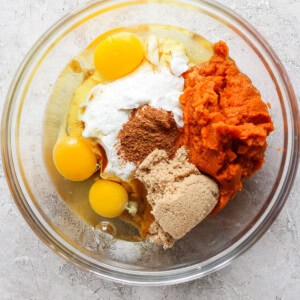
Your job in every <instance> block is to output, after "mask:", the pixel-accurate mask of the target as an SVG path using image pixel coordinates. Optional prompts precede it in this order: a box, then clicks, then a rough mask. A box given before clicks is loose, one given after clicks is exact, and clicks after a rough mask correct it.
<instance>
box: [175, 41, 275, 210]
mask: <svg viewBox="0 0 300 300" xmlns="http://www.w3.org/2000/svg"><path fill="white" fill-rule="evenodd" d="M184 77H185V90H184V93H183V94H182V96H181V97H180V102H181V105H182V108H183V112H184V133H183V135H182V136H181V139H180V144H181V145H186V146H187V147H188V149H189V158H190V161H191V162H192V163H193V164H195V165H196V166H197V167H198V169H199V170H200V171H201V172H204V173H207V174H209V175H211V176H212V177H213V178H214V179H216V180H217V182H218V183H219V187H220V200H219V202H218V204H217V206H216V207H215V209H214V212H218V211H220V210H221V209H222V208H223V207H224V206H225V205H226V203H227V202H228V201H229V200H230V199H231V198H233V197H234V195H235V194H236V192H237V191H239V190H241V188H242V179H244V178H248V177H249V176H251V175H252V174H253V173H254V172H255V171H257V170H259V169H260V168H261V166H262V164H263V162H264V153H265V150H266V148H267V142H266V139H267V136H268V134H269V133H270V132H271V131H273V129H274V128H273V123H272V120H271V117H270V115H269V112H268V109H267V105H266V104H265V103H264V102H263V101H262V99H261V96H260V93H259V92H258V90H257V89H256V88H255V87H254V86H253V85H252V83H251V80H250V79H249V78H248V77H247V76H246V75H245V74H243V73H241V72H240V71H239V69H238V68H237V66H236V65H235V63H234V61H233V60H232V59H230V58H229V57H228V47H227V45H226V43H224V42H222V41H220V42H218V43H216V44H215V46H214V55H213V56H212V58H211V59H210V61H209V62H207V63H203V64H200V65H197V66H195V67H193V68H191V69H190V70H189V71H187V72H186V73H185V76H184Z"/></svg>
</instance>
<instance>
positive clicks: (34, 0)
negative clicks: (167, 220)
mask: <svg viewBox="0 0 300 300" xmlns="http://www.w3.org/2000/svg"><path fill="white" fill-rule="evenodd" d="M219 1H220V2H221V3H223V4H225V5H227V6H228V7H230V8H232V9H233V10H235V11H236V12H238V13H239V14H241V15H242V16H243V17H244V18H246V19H247V20H248V21H249V22H250V23H252V24H253V25H254V26H255V27H256V28H257V29H258V30H259V31H260V32H261V33H262V34H263V35H264V37H265V38H266V39H267V40H268V41H269V43H270V44H271V46H272V47H273V48H274V50H275V51H276V53H277V54H278V55H279V57H280V59H281V60H282V62H283V64H284V66H285V67H286V69H287V72H288V74H289V76H290V78H291V80H292V83H293V85H294V88H295V90H296V92H297V93H298V94H300V0H219ZM84 2H85V1H84V0H60V1H51V0H27V1H24V0H13V1H8V0H0V8H1V9H0V95H1V98H0V112H2V107H3V104H4V99H5V95H6V93H7V90H8V87H9V84H10V82H11V80H12V77H13V74H14V72H15V71H16V69H17V67H18V65H19V63H20V62H21V60H22V59H23V57H24V56H25V54H26V53H27V51H28V50H29V49H30V47H31V46H32V44H33V43H34V42H35V41H36V40H37V39H38V38H39V37H40V35H41V34H42V33H43V32H44V31H45V30H46V29H48V27H49V26H50V25H52V24H53V23H54V22H55V21H57V20H58V19H59V18H60V17H61V16H63V15H64V14H66V13H67V12H69V11H70V10H72V9H74V8H76V7H77V6H79V5H81V4H83V3H84ZM0 189H1V191H0V299H73V300H75V299H149V300H150V299H174V298H177V299H199V298H201V299H299V294H300V201H299V200H300V172H299V171H298V176H297V179H296V182H295V184H294V188H293V190H292V192H291V194H290V197H289V200H288V203H287V205H286V206H285V208H284V209H283V211H282V212H281V214H280V216H279V218H278V219H277V220H276V221H275V223H274V225H273V226H272V227H271V228H270V230H269V231H268V232H267V233H266V234H265V235H264V237H263V238H262V239H261V240H260V241H259V242H258V243H257V244H256V245H255V246H254V247H252V248H251V249H250V250H249V251H247V253H245V254H244V255H242V256H241V257H239V258H238V259H237V260H235V261H234V262H233V263H232V264H231V265H230V266H228V267H227V268H225V269H223V270H221V271H219V272H217V273H215V274H213V275H210V276H208V277H206V278H204V279H200V280H196V281H194V282H190V283H186V284H181V285H177V286H168V287H130V286H123V285H121V284H116V283H112V282H108V281H105V280H102V279H99V278H98V277H95V276H94V275H92V274H89V273H85V272H81V271H80V270H79V269H77V268H75V267H73V266H70V265H69V264H67V263H66V262H65V261H64V260H63V259H62V258H60V257H58V256H57V255H55V254H54V253H53V252H52V251H51V250H50V249H48V248H47V247H46V246H45V245H44V244H43V243H42V242H41V241H39V240H38V238H37V237H36V236H35V235H34V234H33V233H32V232H31V230H30V229H29V227H28V226H27V224H26V223H25V221H24V220H23V218H22V217H21V215H20V213H19V212H18V210H17V208H16V206H15V204H14V203H13V201H12V198H11V196H10V192H9V190H8V187H7V184H6V181H5V178H4V174H3V169H2V163H1V161H0Z"/></svg>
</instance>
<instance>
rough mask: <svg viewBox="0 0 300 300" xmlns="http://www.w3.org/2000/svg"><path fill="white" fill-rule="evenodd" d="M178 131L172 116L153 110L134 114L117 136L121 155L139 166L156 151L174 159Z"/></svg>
mask: <svg viewBox="0 0 300 300" xmlns="http://www.w3.org/2000/svg"><path fill="white" fill-rule="evenodd" d="M178 136H179V129H178V127H177V125H176V123H175V120H174V117H173V113H172V112H167V111H164V110H161V109H157V108H154V107H151V106H148V105H146V106H143V107H141V108H139V109H137V110H134V111H133V112H132V115H131V116H130V118H129V120H128V122H127V123H126V124H124V126H123V128H122V129H121V130H120V132H119V134H118V145H117V148H118V155H120V156H121V157H123V159H124V160H126V161H130V162H132V163H134V164H135V165H139V164H140V163H141V162H142V161H143V160H144V159H145V158H146V157H147V156H148V154H150V153H151V152H152V151H153V150H155V149H161V150H165V151H166V152H167V153H168V155H169V156H170V157H171V156H173V155H174V154H175V152H176V150H177V148H178V147H177V145H176V141H177V139H178Z"/></svg>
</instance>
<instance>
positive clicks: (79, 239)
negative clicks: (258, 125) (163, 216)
mask: <svg viewBox="0 0 300 300" xmlns="http://www.w3.org/2000/svg"><path fill="white" fill-rule="evenodd" d="M149 23H152V24H162V25H175V26H179V27H183V28H186V29H188V30H191V31H194V32H196V33H198V34H200V35H202V36H204V37H205V38H207V39H208V40H210V41H211V42H216V41H218V40H220V39H222V40H225V41H226V42H227V43H228V45H229V49H230V55H231V57H232V58H233V59H234V60H235V61H236V63H237V65H238V66H239V67H240V69H241V70H242V71H243V72H245V73H246V74H247V75H248V76H249V77H250V78H251V80H252V81H253V83H254V85H255V86H256V87H257V88H258V89H259V90H260V92H261V94H262V97H263V99H264V100H265V101H268V102H270V105H271V107H272V109H271V114H272V118H273V121H274V124H275V132H273V133H272V134H271V135H270V137H269V139H268V142H269V147H268V150H267V153H266V161H265V164H264V166H263V168H262V170H261V171H259V172H258V173H257V174H256V175H255V176H253V177H252V178H251V179H249V180H248V181H246V182H245V184H244V189H243V191H242V192H240V193H238V195H237V196H236V197H235V199H234V200H232V201H231V202H230V203H229V204H228V205H227V207H226V208H225V209H224V210H223V211H222V212H221V213H219V214H217V215H214V216H212V217H209V218H207V219H206V221H204V222H203V223H201V224H200V225H199V226H198V227H197V228H195V229H194V230H192V231H191V232H190V233H189V234H188V235H187V236H186V237H185V238H184V239H182V240H181V241H179V242H178V243H177V244H176V245H175V247H174V248H173V249H171V250H169V251H163V250H161V249H159V248H156V247H154V246H151V245H149V244H147V243H138V242H137V243H133V242H126V241H122V240H116V239H112V238H110V236H109V235H107V234H104V233H102V232H101V231H99V230H97V228H96V229H95V228H92V227H91V226H88V225H86V224H85V223H83V222H82V221H81V220H79V219H78V218H77V217H76V215H74V214H73V213H72V212H71V211H70V210H69V209H68V208H67V207H66V206H65V204H64V202H63V200H62V199H61V198H60V196H59V195H58V193H57V191H56V189H55V186H54V184H53V182H52V181H51V179H50V176H49V174H48V171H47V168H46V164H45V161H44V155H43V139H44V135H43V132H44V118H45V110H46V108H47V103H48V99H49V97H50V94H51V90H52V87H53V85H54V83H55V81H56V79H57V77H58V75H59V74H60V72H61V71H62V69H63V68H64V67H65V66H66V65H67V64H68V62H69V61H70V60H71V59H72V57H74V56H75V55H76V54H78V53H79V52H80V51H81V50H83V49H84V48H85V47H86V46H87V45H88V44H89V43H90V42H91V41H92V40H93V39H95V38H96V37H97V36H98V35H100V34H101V33H103V32H105V31H108V30H110V29H112V28H116V27H122V26H133V25H138V24H149ZM70 84H71V83H70ZM62 88H64V87H62ZM66 102H67V101H66ZM296 103H297V102H296V98H295V94H294V92H293V89H292V86H291V84H290V81H289V79H288V77H287V74H286V72H285V70H284V69H283V67H282V65H281V64H280V62H279V60H278V58H277V56H276V55H275V54H274V52H273V51H272V49H271V48H270V46H269V45H268V44H267V43H266V41H265V40H264V39H263V38H262V37H261V36H260V35H259V33H257V32H256V31H255V30H254V29H253V28H252V27H251V26H250V25H249V24H248V23H247V22H245V21H244V20H243V19H241V18H240V17H239V16H237V15H236V14H235V13H233V12H232V11H230V10H228V9H226V8H225V7H223V6H222V5H220V4H217V3H214V2H211V1H188V0H186V1H185V0H180V1H176V2H175V1H164V0H162V1H130V2H126V1H123V0H108V1H93V2H91V3H89V4H87V5H86V6H85V7H83V8H81V9H79V10H77V11H75V12H73V13H72V14H70V15H68V16H66V17H65V18H63V19H62V20H61V21H59V22H58V23H57V24H55V25H54V26H53V27H52V28H51V29H50V30H49V31H48V32H46V33H45V34H44V35H43V36H42V37H41V39H40V40H39V41H38V42H37V43H36V44H35V45H34V47H33V48H32V50H31V51H30V53H29V54H28V55H27V57H26V59H25V60H24V62H23V63H22V65H21V66H20V69H19V71H18V72H17V74H16V76H15V78H14V81H13V83H12V85H11V88H10V91H9V93H8V96H7V102H6V106H5V108H4V112H3V120H2V133H3V135H2V154H3V161H4V167H5V171H6V176H7V180H8V183H9V186H10V189H11V192H12V194H13V197H14V199H15V201H16V204H17V206H18V208H19V209H20V211H21V213H22V214H23V216H24V218H25V219H26V221H27V222H28V224H29V225H30V226H31V228H32V229H33V231H34V232H35V233H36V234H37V235H38V236H39V237H40V238H41V239H42V240H43V241H44V242H45V243H46V244H47V245H48V246H49V247H50V248H51V249H52V250H53V251H54V252H56V253H58V254H59V255H61V256H62V257H64V258H65V259H66V260H67V261H69V262H71V263H73V264H75V265H77V266H80V267H82V268H83V269H86V270H89V271H91V272H94V273H96V274H98V275H100V276H103V277H105V278H109V279H113V280H115V281H119V282H123V283H131V284H148V285H150V284H152V285H165V284H174V283H179V282H184V281H188V280H192V279H195V278H198V277H202V276H204V275H207V274H209V273H211V272H213V271H216V270H218V269H220V268H221V267H224V266H225V265H227V264H228V263H229V262H230V261H232V260H233V259H234V258H236V257H237V256H238V255H240V254H241V253H242V252H244V251H245V250H246V249H248V248H249V247H250V246H251V245H253V244H254V243H255V242H256V241H257V240H258V239H259V238H260V237H261V236H262V234H263V233H264V232H265V231H266V230H267V229H268V228H269V226H270V225H271V223H272V222H273V221H274V219H275V218H276V216H277V215H278V213H279V212H280V210H281V209H282V206H283V205H284V203H285V201H286V199H287V196H288V194H289V191H290V188H291V185H292V183H293V179H294V177H295V173H296V168H297V164H298V158H299V115H298V110H297V104H296ZM66 109H67V105H65V104H64V103H61V104H60V103H57V115H55V114H53V119H52V121H51V122H52V123H51V122H50V123H51V125H50V126H52V131H51V132H49V134H53V136H54V137H56V134H57V131H58V127H59V125H60V121H61V115H60V114H64V113H65V110H66Z"/></svg>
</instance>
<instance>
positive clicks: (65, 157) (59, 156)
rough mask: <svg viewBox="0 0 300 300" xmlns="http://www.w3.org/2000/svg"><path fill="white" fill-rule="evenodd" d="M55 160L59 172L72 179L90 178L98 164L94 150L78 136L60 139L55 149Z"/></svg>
mask: <svg viewBox="0 0 300 300" xmlns="http://www.w3.org/2000/svg"><path fill="white" fill-rule="evenodd" d="M53 160H54V164H55V167H56V169H57V170H58V172H59V173H60V174H61V175H62V176H63V177H65V178H66V179H69V180H72V181H82V180H85V179H87V178H89V177H90V176H91V175H93V173H94V172H95V170H96V165H97V158H96V155H95V154H94V152H93V151H92V150H91V149H90V147H89V146H88V145H87V143H86V142H85V141H84V140H83V139H80V138H76V137H65V138H63V139H61V140H59V141H58V142H57V143H56V145H55V146H54V149H53Z"/></svg>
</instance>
